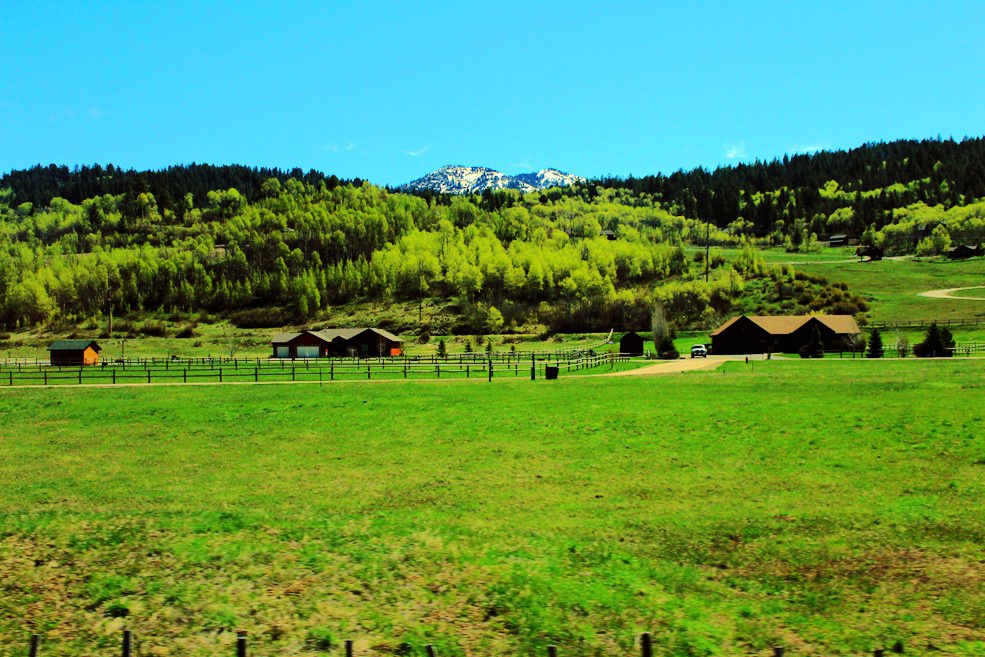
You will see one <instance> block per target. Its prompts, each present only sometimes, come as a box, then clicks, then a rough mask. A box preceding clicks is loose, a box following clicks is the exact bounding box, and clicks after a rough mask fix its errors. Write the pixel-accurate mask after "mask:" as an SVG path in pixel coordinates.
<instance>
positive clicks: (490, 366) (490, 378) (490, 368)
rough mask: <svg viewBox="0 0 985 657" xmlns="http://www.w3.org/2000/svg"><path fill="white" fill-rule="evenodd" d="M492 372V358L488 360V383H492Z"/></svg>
mask: <svg viewBox="0 0 985 657" xmlns="http://www.w3.org/2000/svg"><path fill="white" fill-rule="evenodd" d="M492 370H493V362H492V358H490V359H489V381H490V382H491V381H492Z"/></svg>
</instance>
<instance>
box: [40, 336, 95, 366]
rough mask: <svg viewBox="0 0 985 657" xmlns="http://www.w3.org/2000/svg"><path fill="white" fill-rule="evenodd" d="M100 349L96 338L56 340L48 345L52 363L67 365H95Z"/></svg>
mask: <svg viewBox="0 0 985 657" xmlns="http://www.w3.org/2000/svg"><path fill="white" fill-rule="evenodd" d="M100 351H102V349H101V348H100V347H99V345H98V344H96V341H95V340H56V341H55V342H52V343H51V345H50V346H49V347H48V353H49V354H50V355H51V364H52V365H60V366H67V367H78V366H80V365H95V364H96V363H98V362H99V352H100Z"/></svg>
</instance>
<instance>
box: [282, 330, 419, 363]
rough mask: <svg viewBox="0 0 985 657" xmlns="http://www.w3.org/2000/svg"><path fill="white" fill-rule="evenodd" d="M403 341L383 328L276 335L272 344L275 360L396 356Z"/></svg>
mask: <svg viewBox="0 0 985 657" xmlns="http://www.w3.org/2000/svg"><path fill="white" fill-rule="evenodd" d="M403 343H404V341H403V340H402V339H400V338H399V337H397V336H396V335H394V334H393V333H390V332H389V331H384V330H383V329H376V328H352V329H324V330H321V331H301V332H300V333H279V334H277V335H275V336H274V339H273V340H272V341H271V345H272V346H273V357H274V358H325V357H328V356H343V357H344V356H359V357H360V358H377V357H379V356H399V355H400V354H402V353H403Z"/></svg>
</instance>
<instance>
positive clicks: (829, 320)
mask: <svg viewBox="0 0 985 657" xmlns="http://www.w3.org/2000/svg"><path fill="white" fill-rule="evenodd" d="M743 318H745V319H747V320H749V321H750V322H752V323H753V324H755V325H756V326H758V327H759V328H761V329H763V330H764V331H766V332H767V333H769V334H770V335H789V334H791V333H793V332H794V331H796V330H797V329H799V328H800V327H802V326H803V325H804V324H806V323H807V322H809V321H811V320H812V319H816V320H818V321H819V322H821V323H822V324H824V325H825V326H827V327H828V328H829V329H831V330H832V331H834V332H835V333H848V334H854V333H860V332H861V331H859V328H858V324H856V323H855V318H854V317H852V316H851V315H785V316H771V315H740V316H739V317H733V318H732V319H730V320H729V321H727V322H725V323H724V324H722V325H721V326H719V327H718V328H717V329H715V330H714V331H712V333H711V335H712V336H716V335H718V334H720V333H721V332H722V331H724V330H725V329H727V328H729V327H730V326H732V325H733V324H735V323H736V322H738V321H739V320H740V319H743Z"/></svg>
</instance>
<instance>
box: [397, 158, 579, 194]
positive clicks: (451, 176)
mask: <svg viewBox="0 0 985 657" xmlns="http://www.w3.org/2000/svg"><path fill="white" fill-rule="evenodd" d="M584 181H585V179H584V178H581V177H579V176H572V175H570V174H567V173H564V172H562V171H558V170H557V169H542V170H540V171H537V172H536V173H521V174H519V175H516V176H509V175H507V174H505V173H502V172H500V171H496V170H494V169H489V168H487V167H463V166H457V165H449V166H446V167H441V168H440V169H438V170H437V171H432V172H431V173H429V174H427V175H425V176H423V177H421V178H418V179H417V180H413V181H411V182H409V183H407V184H406V185H404V186H403V189H408V190H412V191H414V190H417V191H419V190H424V189H430V190H433V191H435V192H441V193H444V194H479V193H481V192H484V191H485V190H487V189H519V190H520V191H521V192H534V191H537V190H538V189H546V188H547V187H565V186H567V185H574V184H577V183H580V182H584Z"/></svg>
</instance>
